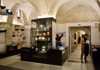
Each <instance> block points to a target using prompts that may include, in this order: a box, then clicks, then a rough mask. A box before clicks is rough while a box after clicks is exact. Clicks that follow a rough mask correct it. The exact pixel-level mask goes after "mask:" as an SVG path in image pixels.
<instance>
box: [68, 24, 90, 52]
mask: <svg viewBox="0 0 100 70" xmlns="http://www.w3.org/2000/svg"><path fill="white" fill-rule="evenodd" d="M69 34H70V37H69V53H72V52H73V51H74V50H75V49H76V47H77V46H78V38H79V37H81V36H82V34H88V35H89V40H90V43H91V35H90V34H91V27H90V26H82V27H70V28H69ZM90 48H91V47H90Z"/></svg>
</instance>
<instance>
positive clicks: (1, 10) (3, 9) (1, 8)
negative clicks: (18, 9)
mask: <svg viewBox="0 0 100 70" xmlns="http://www.w3.org/2000/svg"><path fill="white" fill-rule="evenodd" d="M2 4H3V1H2V0H0V15H12V11H11V10H10V9H6V6H3V5H2Z"/></svg>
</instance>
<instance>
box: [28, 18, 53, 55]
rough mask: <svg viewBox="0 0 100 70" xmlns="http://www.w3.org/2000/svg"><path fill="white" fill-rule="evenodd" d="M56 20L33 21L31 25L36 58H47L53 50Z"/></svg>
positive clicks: (32, 43)
mask: <svg viewBox="0 0 100 70" xmlns="http://www.w3.org/2000/svg"><path fill="white" fill-rule="evenodd" d="M53 22H55V19H54V18H41V19H34V20H32V25H31V38H30V39H31V46H32V48H33V49H34V56H36V57H46V55H45V53H46V52H47V51H48V50H49V49H50V48H52V46H53V45H52V43H53V42H52V41H53V40H52V39H53V37H52V35H53V34H52V33H53V32H52V30H53V28H52V27H53V26H52V25H53Z"/></svg>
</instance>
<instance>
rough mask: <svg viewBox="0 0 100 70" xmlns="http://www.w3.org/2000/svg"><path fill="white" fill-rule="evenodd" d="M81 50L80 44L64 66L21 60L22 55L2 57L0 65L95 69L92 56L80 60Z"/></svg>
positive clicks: (27, 68)
mask: <svg viewBox="0 0 100 70" xmlns="http://www.w3.org/2000/svg"><path fill="white" fill-rule="evenodd" d="M80 52H81V51H80V45H79V46H78V47H77V48H76V50H75V51H74V52H73V53H72V54H70V56H69V58H68V59H67V60H66V62H65V63H64V64H63V65H62V66H57V65H50V64H42V63H35V62H26V61H21V60H20V55H15V56H10V57H7V58H3V59H0V65H4V66H9V67H14V68H18V69H23V70H94V67H93V64H92V60H91V57H90V56H88V61H89V62H88V63H81V62H80ZM0 70H1V69H0Z"/></svg>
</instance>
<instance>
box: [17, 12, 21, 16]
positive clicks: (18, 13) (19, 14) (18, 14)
mask: <svg viewBox="0 0 100 70" xmlns="http://www.w3.org/2000/svg"><path fill="white" fill-rule="evenodd" d="M20 17H21V10H18V11H17V18H20Z"/></svg>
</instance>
